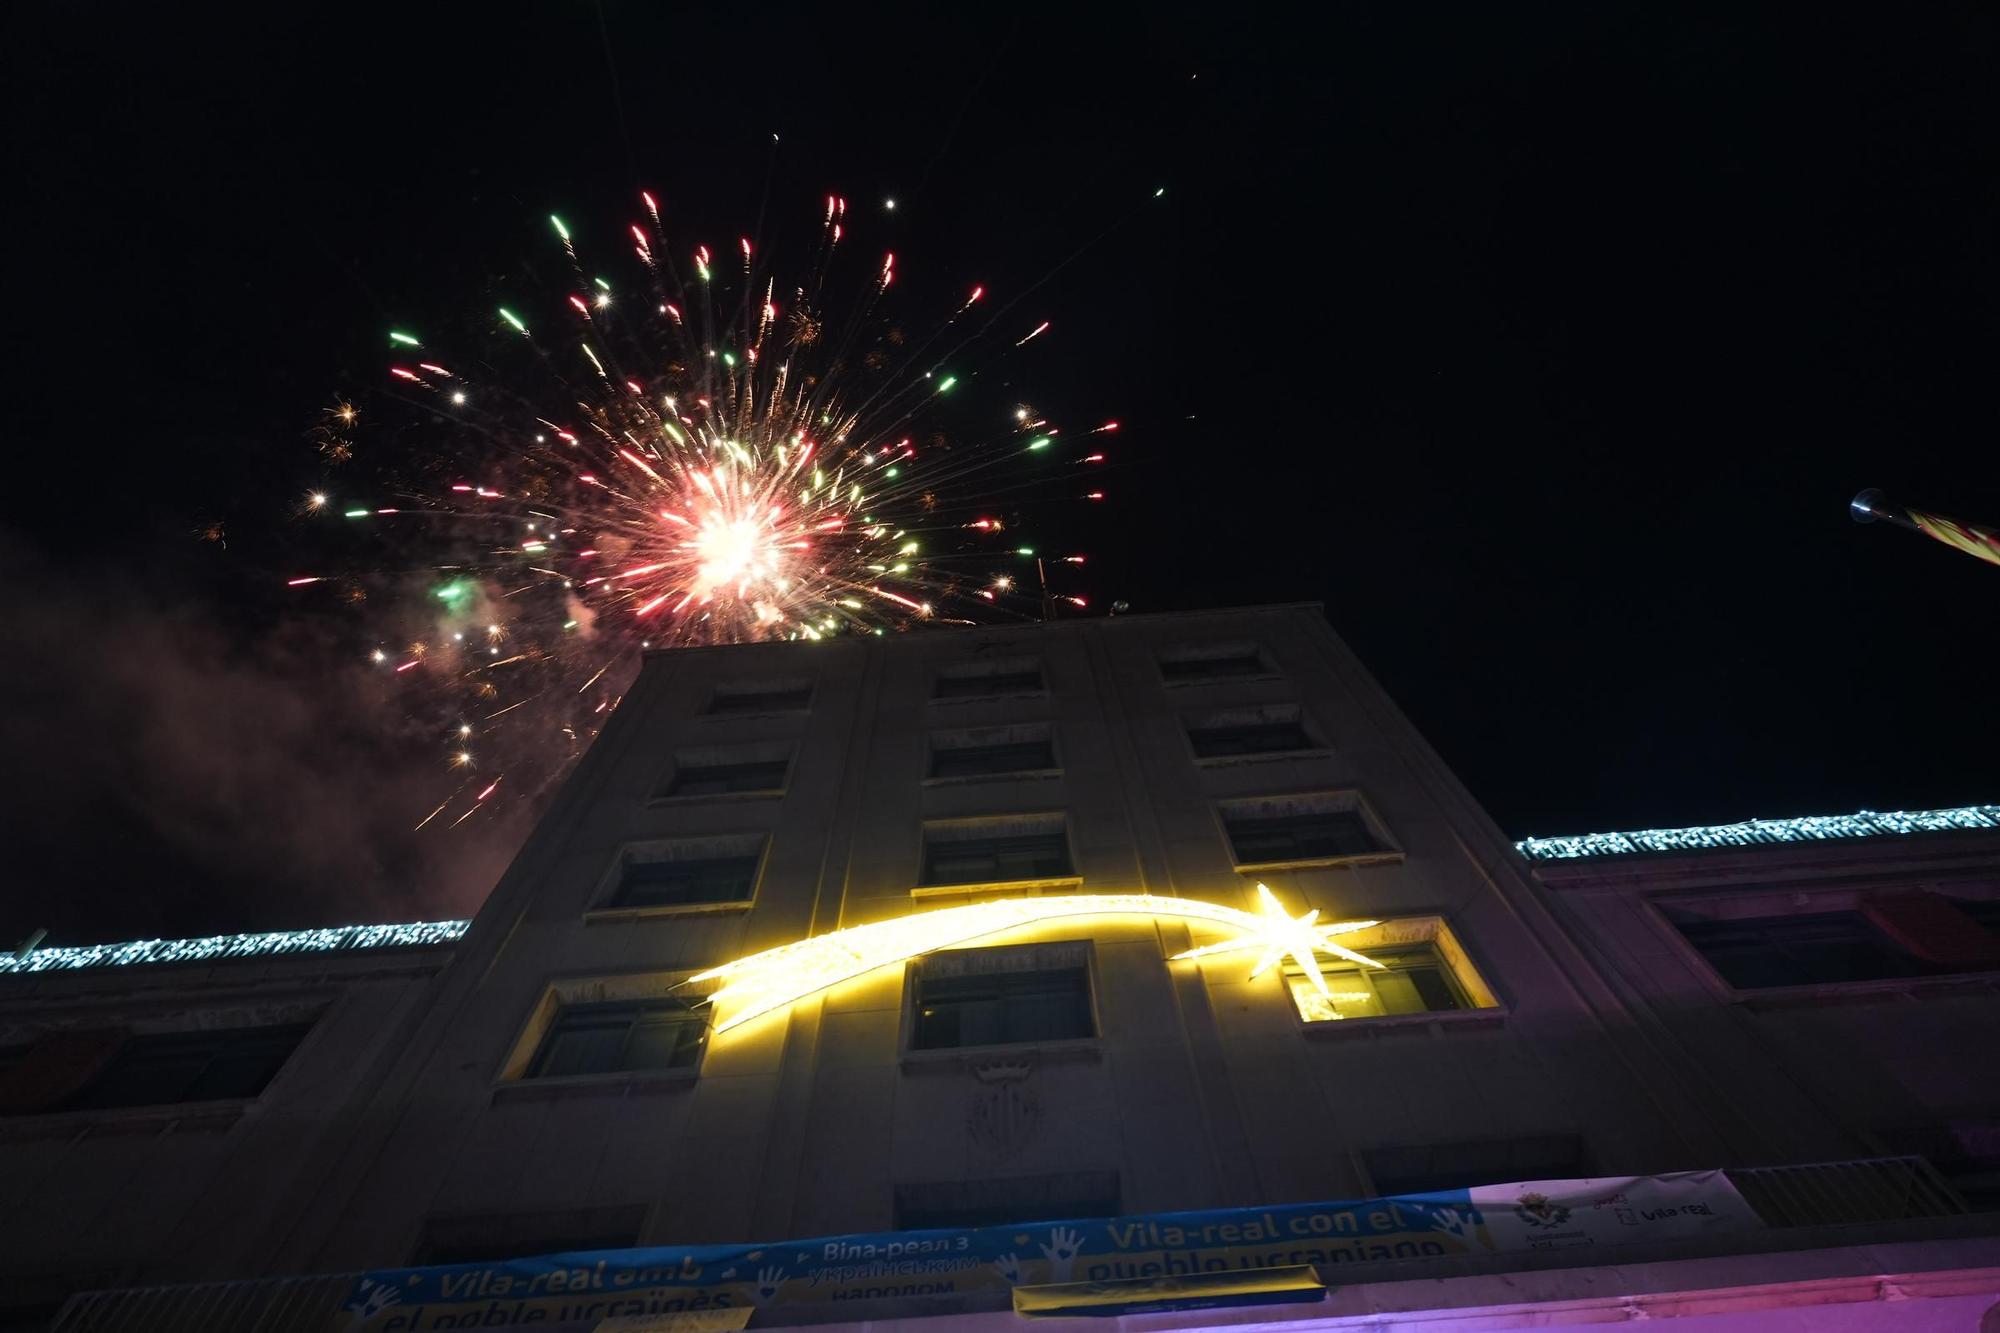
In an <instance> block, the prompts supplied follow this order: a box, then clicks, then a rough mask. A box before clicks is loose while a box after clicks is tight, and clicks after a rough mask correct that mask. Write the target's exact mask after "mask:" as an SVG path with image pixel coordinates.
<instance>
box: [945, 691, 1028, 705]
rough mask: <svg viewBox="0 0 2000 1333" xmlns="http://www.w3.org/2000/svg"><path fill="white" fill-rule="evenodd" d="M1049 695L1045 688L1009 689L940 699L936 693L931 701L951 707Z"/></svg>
mask: <svg viewBox="0 0 2000 1333" xmlns="http://www.w3.org/2000/svg"><path fill="white" fill-rule="evenodd" d="M1048 697H1049V692H1048V691H1047V690H1045V689H1043V690H1009V691H1007V692H1006V693H1005V694H964V695H955V696H953V697H952V698H949V699H940V698H937V697H936V696H935V695H934V696H932V698H931V702H932V703H933V704H936V705H937V706H938V707H939V708H951V707H954V706H956V705H958V704H990V703H1004V702H1006V701H1007V700H1009V699H1046V698H1048Z"/></svg>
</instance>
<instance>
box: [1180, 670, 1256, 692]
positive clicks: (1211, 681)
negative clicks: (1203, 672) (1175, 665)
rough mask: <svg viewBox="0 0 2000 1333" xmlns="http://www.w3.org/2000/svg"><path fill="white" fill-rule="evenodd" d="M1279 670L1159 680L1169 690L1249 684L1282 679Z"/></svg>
mask: <svg viewBox="0 0 2000 1333" xmlns="http://www.w3.org/2000/svg"><path fill="white" fill-rule="evenodd" d="M1284 678H1285V676H1284V673H1283V672H1280V671H1260V672H1258V673H1257V674H1255V675H1253V676H1197V677H1195V678H1194V679H1192V680H1164V679H1163V680H1161V682H1160V684H1162V685H1163V686H1165V687H1166V688H1167V689H1170V690H1187V689H1199V688H1200V687H1202V686H1204V685H1235V684H1249V683H1252V682H1255V681H1265V680H1283V679H1284Z"/></svg>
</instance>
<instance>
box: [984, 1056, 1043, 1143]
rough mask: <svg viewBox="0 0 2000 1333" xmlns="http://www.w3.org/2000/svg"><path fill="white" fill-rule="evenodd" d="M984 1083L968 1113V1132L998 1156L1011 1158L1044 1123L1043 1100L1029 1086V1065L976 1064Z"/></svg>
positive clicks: (1033, 1136) (1031, 1138) (1032, 1138)
mask: <svg viewBox="0 0 2000 1333" xmlns="http://www.w3.org/2000/svg"><path fill="white" fill-rule="evenodd" d="M972 1072H973V1076H974V1077H975V1078H977V1079H978V1080H979V1081H980V1082H981V1083H982V1084H984V1085H985V1087H984V1088H983V1090H981V1091H980V1092H978V1093H976V1094H974V1096H973V1098H972V1102H971V1105H969V1106H968V1107H967V1108H966V1112H965V1129H966V1133H967V1134H969V1135H971V1137H972V1140H973V1142H975V1143H977V1144H979V1145H980V1146H982V1147H984V1148H986V1149H987V1150H989V1151H990V1152H992V1153H993V1155H994V1156H996V1157H1012V1156H1014V1155H1015V1154H1016V1153H1018V1152H1020V1151H1021V1150H1022V1149H1023V1148H1026V1147H1027V1146H1028V1145H1029V1144H1030V1143H1032V1142H1034V1138H1035V1135H1036V1134H1037V1133H1038V1132H1040V1130H1041V1125H1042V1099H1041V1098H1040V1097H1037V1096H1036V1095H1035V1092H1034V1090H1033V1089H1032V1088H1030V1087H1028V1086H1027V1078H1028V1075H1029V1073H1030V1072H1032V1070H1031V1068H1030V1066H1028V1065H1026V1064H1019V1063H1006V1064H990V1065H981V1066H978V1067H976V1068H975V1069H974V1070H973V1071H972Z"/></svg>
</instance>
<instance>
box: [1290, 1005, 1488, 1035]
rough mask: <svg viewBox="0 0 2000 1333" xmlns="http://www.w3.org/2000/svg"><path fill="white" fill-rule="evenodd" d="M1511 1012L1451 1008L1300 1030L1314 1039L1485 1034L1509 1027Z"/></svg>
mask: <svg viewBox="0 0 2000 1333" xmlns="http://www.w3.org/2000/svg"><path fill="white" fill-rule="evenodd" d="M1509 1016H1510V1011H1509V1010H1508V1009H1507V1008H1506V1006H1504V1005H1494V1006H1492V1007H1489V1008H1485V1009H1447V1010H1444V1011H1443V1012H1442V1013H1435V1014H1376V1015H1373V1016H1371V1017H1368V1018H1334V1019H1322V1020H1320V1021H1319V1022H1317V1023H1307V1022H1304V1021H1301V1022H1300V1023H1299V1028H1300V1030H1301V1031H1302V1032H1304V1034H1305V1035H1306V1036H1307V1037H1308V1038H1310V1039H1312V1040H1314V1041H1322V1040H1325V1039H1327V1038H1334V1037H1365V1036H1368V1035H1369V1034H1371V1033H1372V1034H1375V1035H1378V1036H1383V1035H1388V1034H1392V1033H1409V1032H1429V1033H1433V1034H1435V1035H1439V1036H1442V1035H1444V1034H1445V1033H1448V1032H1452V1031H1460V1032H1466V1031H1483V1030H1487V1029H1491V1028H1497V1027H1503V1026H1505V1025H1506V1022H1507V1019H1508V1017H1509Z"/></svg>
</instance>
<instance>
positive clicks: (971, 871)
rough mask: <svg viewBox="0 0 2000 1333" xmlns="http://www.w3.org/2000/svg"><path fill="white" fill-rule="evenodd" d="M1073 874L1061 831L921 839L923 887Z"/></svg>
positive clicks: (990, 882)
mask: <svg viewBox="0 0 2000 1333" xmlns="http://www.w3.org/2000/svg"><path fill="white" fill-rule="evenodd" d="M1072 873H1073V872H1072V871H1071V869H1070V863H1069V842H1068V840H1067V839H1066V838H1064V837H1063V832H1062V830H1061V829H1050V830H1049V831H1048V832H1046V833H1016V834H1012V835H1009V836H1005V837H995V838H939V837H928V838H925V839H924V879H923V882H924V883H925V884H926V885H938V884H1004V883H1007V882H1009V881H1011V880H1021V879H1066V878H1068V877H1069V876H1070V875H1071V874H1072Z"/></svg>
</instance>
